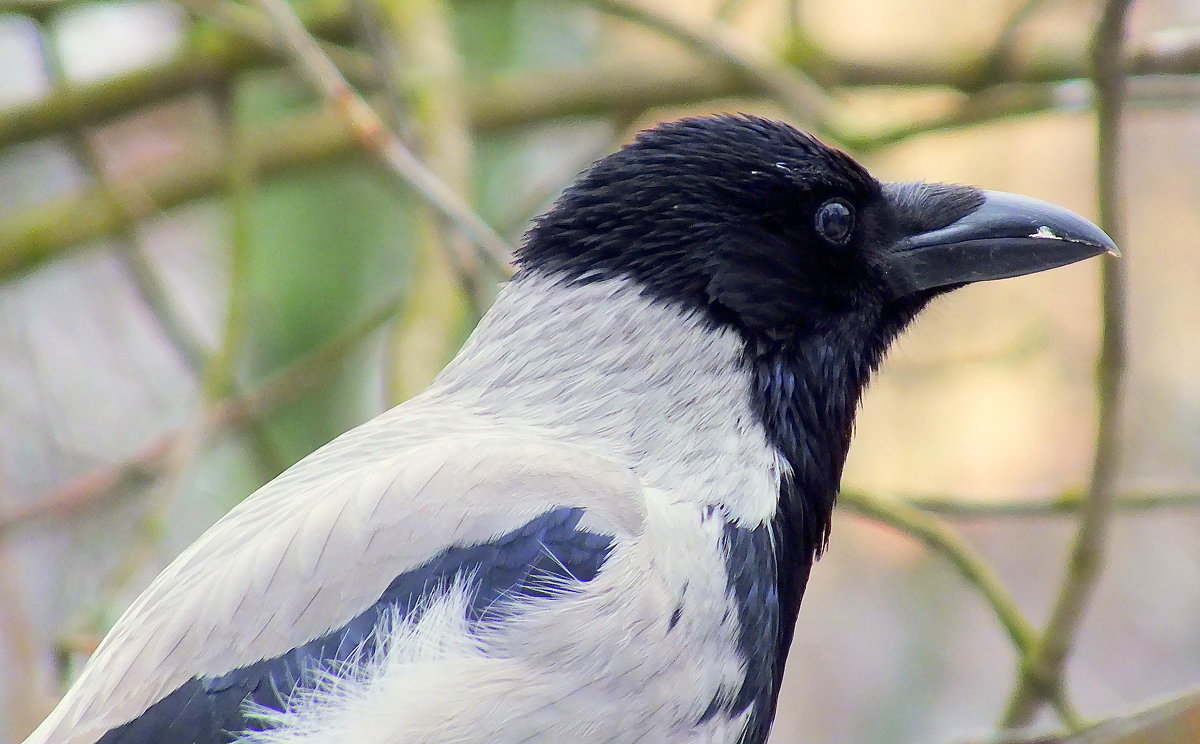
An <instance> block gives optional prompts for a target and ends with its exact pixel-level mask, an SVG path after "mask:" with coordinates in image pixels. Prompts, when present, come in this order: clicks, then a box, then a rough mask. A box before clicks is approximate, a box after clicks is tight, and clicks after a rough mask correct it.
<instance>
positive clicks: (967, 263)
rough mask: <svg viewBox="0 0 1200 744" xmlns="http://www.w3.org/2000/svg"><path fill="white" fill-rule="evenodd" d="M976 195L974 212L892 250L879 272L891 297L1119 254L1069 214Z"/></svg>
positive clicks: (1022, 199)
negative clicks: (977, 201) (979, 199)
mask: <svg viewBox="0 0 1200 744" xmlns="http://www.w3.org/2000/svg"><path fill="white" fill-rule="evenodd" d="M980 193H981V194H982V195H983V197H984V200H983V203H982V204H981V205H980V206H979V207H978V208H976V209H975V210H974V211H973V212H971V213H969V214H967V215H965V216H963V217H960V218H959V219H957V220H955V221H954V222H951V223H950V224H949V225H946V226H945V227H941V228H938V229H936V230H930V231H928V232H922V233H917V234H915V235H909V236H906V237H903V238H901V239H900V240H899V241H897V242H896V244H895V245H893V246H892V249H891V250H890V251H889V253H888V255H887V257H886V258H885V262H886V266H885V271H886V273H887V277H888V284H889V286H890V287H891V288H892V289H893V291H894V292H895V296H897V297H903V296H907V295H911V294H913V293H916V292H919V291H921V290H933V289H938V288H940V287H949V286H953V285H957V284H966V283H968V282H981V281H987V280H990V279H1007V278H1008V277H1013V276H1022V275H1023V274H1032V273H1034V272H1037V271H1045V270H1046V269H1053V268H1056V267H1059V266H1066V265H1067V264H1071V263H1075V262H1076V261H1082V260H1083V259H1085V258H1091V257H1093V256H1099V255H1101V254H1104V253H1108V254H1111V255H1114V256H1119V255H1121V254H1120V251H1118V250H1117V246H1116V245H1115V244H1114V243H1113V241H1112V238H1110V237H1108V236H1107V235H1105V234H1104V231H1103V230H1101V229H1100V228H1098V227H1096V226H1095V225H1093V224H1092V223H1090V222H1088V221H1087V220H1085V219H1084V218H1082V217H1080V216H1079V215H1077V214H1075V213H1074V212H1071V211H1069V210H1066V209H1063V208H1062V207H1057V206H1055V205H1053V204H1050V203H1048V202H1044V201H1041V200H1040V199H1032V198H1030V197H1027V196H1018V195H1016V194H1007V193H1005V192H1003V191H983V192H980ZM935 198H936V197H935Z"/></svg>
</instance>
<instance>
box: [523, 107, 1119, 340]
mask: <svg viewBox="0 0 1200 744" xmlns="http://www.w3.org/2000/svg"><path fill="white" fill-rule="evenodd" d="M1114 251H1115V247H1114V246H1113V243H1112V241H1111V240H1110V239H1109V238H1108V237H1107V236H1106V235H1105V234H1104V233H1103V232H1101V231H1100V230H1099V229H1097V228H1096V227H1094V226H1092V225H1091V224H1089V223H1088V222H1087V221H1085V220H1083V219H1082V218H1080V217H1078V216H1076V215H1074V214H1072V213H1070V212H1068V211H1066V210H1064V209H1060V208H1058V207H1054V206H1052V205H1049V204H1046V203H1044V202H1040V201H1037V200H1034V199H1028V198H1025V197H1019V196H1014V195H1010V194H1004V193H1000V192H989V191H981V190H979V189H975V188H972V187H968V186H950V185H929V184H921V183H911V184H906V183H899V184H891V183H880V182H879V181H877V180H875V179H874V178H873V177H872V176H871V175H870V174H869V173H868V172H867V171H866V170H865V169H864V168H863V167H862V166H861V165H859V164H858V163H857V162H855V161H854V160H853V159H852V158H850V157H849V156H847V155H846V154H844V153H842V152H840V151H837V150H834V149H832V148H830V147H827V146H825V145H823V144H822V143H820V142H819V141H817V140H816V139H814V138H812V137H811V136H809V135H806V134H804V133H802V132H799V131H797V130H795V129H793V128H792V127H790V126H788V125H787V124H783V123H780V122H775V121H769V120H765V119H760V118H756V117H750V116H718V117H711V118H696V119H685V120H683V121H678V122H674V123H669V124H664V125H661V126H659V127H656V128H654V129H651V130H648V131H645V132H643V133H642V134H641V135H639V136H638V137H637V139H636V140H635V141H634V142H633V143H631V144H630V145H628V146H627V147H625V148H624V149H622V150H620V151H619V152H617V153H615V154H613V155H611V156H609V157H607V158H605V159H603V160H601V161H600V162H598V163H597V164H596V165H595V166H594V167H593V168H592V169H591V170H590V171H589V172H588V173H586V174H585V175H584V176H583V177H582V178H581V179H580V180H579V182H578V183H576V184H575V185H574V186H572V187H571V188H570V189H568V190H567V191H566V192H565V193H564V194H563V196H562V197H561V198H560V199H559V201H558V202H557V203H556V205H555V207H554V209H552V210H551V211H550V212H549V213H548V214H546V215H545V216H543V217H542V218H541V219H540V220H539V221H538V223H537V225H536V226H535V228H534V229H533V230H531V231H530V233H529V236H528V238H527V241H526V244H525V246H524V248H523V250H522V252H521V257H520V262H521V264H522V266H524V267H529V268H537V269H541V270H548V271H552V272H557V273H562V274H564V275H565V276H567V277H570V278H571V279H572V280H575V281H589V280H596V279H602V278H608V277H611V276H627V277H630V278H632V279H633V280H635V281H637V282H638V283H639V284H641V285H642V286H643V287H644V288H645V289H646V291H647V292H650V293H651V294H653V295H656V296H659V297H661V298H663V299H665V300H672V301H677V302H680V303H682V304H683V305H684V306H685V307H687V308H689V309H699V310H701V311H702V312H704V313H705V314H706V315H707V316H708V317H710V318H711V319H712V320H713V321H715V322H717V323H718V324H721V325H728V326H732V327H735V328H737V329H739V330H741V331H742V332H744V333H746V334H747V335H748V336H750V337H752V338H754V339H756V340H758V341H781V342H787V341H788V340H789V339H795V338H796V337H797V336H798V335H799V336H804V335H806V334H812V333H821V332H823V331H826V330H830V329H833V328H837V329H839V330H841V329H842V326H843V325H844V323H845V322H846V320H847V319H848V318H854V319H855V320H856V322H855V323H854V325H856V326H861V327H864V328H865V327H867V326H869V327H872V328H875V329H876V330H878V331H879V332H880V333H881V337H880V338H879V339H878V342H877V343H875V344H872V345H873V346H879V345H881V344H882V346H886V344H887V342H888V341H890V338H891V336H893V335H894V334H895V332H897V331H898V330H899V329H900V328H901V327H902V326H903V325H904V323H905V322H907V320H908V319H910V318H911V317H912V316H913V315H914V314H915V313H916V312H917V310H919V309H920V308H921V307H922V306H923V305H924V304H925V303H926V302H928V300H929V299H930V298H932V297H933V296H935V295H937V294H939V293H942V292H945V291H948V290H950V289H953V288H955V287H959V286H962V285H963V284H966V283H969V282H974V281H980V280H985V279H999V278H1004V277H1011V276H1017V275H1020V274H1026V273H1030V272H1034V271H1040V270H1042V269H1048V268H1052V267H1055V266H1061V265H1064V264H1068V263H1072V262H1074V261H1078V260H1081V259H1084V258H1088V257H1091V256H1095V255H1097V254H1100V253H1104V252H1114Z"/></svg>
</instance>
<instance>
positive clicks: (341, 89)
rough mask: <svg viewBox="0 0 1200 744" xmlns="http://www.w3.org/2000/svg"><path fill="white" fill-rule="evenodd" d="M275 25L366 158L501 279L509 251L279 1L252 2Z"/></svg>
mask: <svg viewBox="0 0 1200 744" xmlns="http://www.w3.org/2000/svg"><path fill="white" fill-rule="evenodd" d="M257 2H258V5H259V6H260V7H261V8H262V9H263V10H264V11H266V13H267V15H269V16H270V17H271V20H272V21H273V22H274V24H275V30H276V32H277V33H278V34H279V37H280V40H281V41H282V42H283V43H284V45H285V46H286V47H287V50H288V52H289V54H290V55H291V57H292V60H293V61H294V62H295V64H296V66H297V67H298V68H299V69H300V70H301V71H302V72H303V73H304V74H305V76H306V77H307V78H308V79H309V82H310V83H311V84H312V85H313V86H314V87H315V88H316V89H317V90H318V91H320V92H321V94H322V96H324V97H325V99H326V100H328V101H329V103H330V104H331V105H332V106H333V107H334V109H336V110H337V111H338V112H340V113H341V115H342V116H344V117H345V119H346V121H347V123H349V124H350V126H351V128H352V129H353V131H354V133H355V135H356V136H357V137H358V139H359V141H360V142H361V143H362V145H363V147H365V148H366V149H367V150H368V151H369V152H371V153H373V154H375V155H376V156H377V157H379V158H380V160H382V161H383V162H384V163H385V164H386V165H387V166H388V168H389V170H390V171H391V172H392V173H394V174H395V175H396V176H398V177H399V178H400V179H401V181H403V182H404V183H405V184H406V185H407V186H409V187H410V188H412V189H413V190H414V191H415V192H416V193H417V195H419V196H420V197H421V199H423V200H424V201H425V203H427V204H429V205H430V206H431V207H433V208H434V209H436V210H437V211H438V212H440V213H441V214H442V215H443V216H445V217H446V219H448V220H450V222H451V223H453V224H454V225H455V226H456V227H457V228H458V229H459V230H461V231H462V233H463V234H464V235H466V236H467V238H469V239H470V240H471V241H472V243H474V245H475V246H476V248H478V249H479V255H480V257H481V258H483V259H484V260H485V261H487V262H488V263H489V264H490V265H491V267H492V268H493V269H494V270H495V271H496V272H497V275H502V274H504V273H505V272H506V271H507V267H508V265H509V262H510V260H511V258H512V249H511V248H510V247H509V245H508V244H507V243H505V242H504V239H503V238H501V237H500V236H499V235H497V234H496V232H495V231H494V230H492V228H491V227H489V226H488V225H487V223H485V222H484V221H483V220H482V219H481V218H480V217H479V215H477V214H475V213H474V212H473V211H472V210H471V208H470V207H469V206H467V204H466V202H464V201H463V200H462V198H461V197H460V196H459V195H458V194H456V193H455V192H454V191H453V190H452V189H451V188H449V187H448V186H446V184H445V183H443V182H442V181H441V179H439V178H438V177H437V176H435V175H434V174H433V173H431V172H430V171H429V169H428V168H426V167H425V166H424V165H423V164H422V163H421V162H420V161H419V160H417V158H416V157H415V156H414V155H413V154H412V152H411V151H409V149H408V148H407V147H405V146H404V143H402V142H401V141H400V139H399V138H398V137H397V136H396V135H395V134H394V133H393V132H391V131H390V130H389V129H388V128H387V126H386V125H385V124H384V123H383V120H382V119H380V118H379V115H378V114H376V113H375V110H374V109H373V108H371V105H370V104H368V103H367V101H366V100H365V99H363V98H362V96H360V95H358V93H356V92H355V91H354V89H353V88H351V87H350V84H349V83H347V82H346V79H345V78H344V77H343V76H342V74H341V72H339V71H338V69H337V66H336V65H334V64H333V62H331V61H330V60H329V57H327V56H325V54H324V53H323V52H322V51H321V48H320V46H319V45H318V44H317V42H316V40H315V39H313V37H312V36H311V35H310V34H309V33H308V31H307V30H306V29H305V28H304V24H303V23H301V21H300V19H299V18H297V17H296V14H295V12H294V11H293V10H292V9H291V8H290V7H289V6H288V5H287V3H285V2H284V1H283V0H257Z"/></svg>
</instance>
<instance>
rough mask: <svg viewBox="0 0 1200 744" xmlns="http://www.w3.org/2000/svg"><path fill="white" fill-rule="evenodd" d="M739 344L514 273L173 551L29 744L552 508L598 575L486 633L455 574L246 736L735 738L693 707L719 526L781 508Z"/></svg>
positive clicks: (107, 719) (256, 647)
mask: <svg viewBox="0 0 1200 744" xmlns="http://www.w3.org/2000/svg"><path fill="white" fill-rule="evenodd" d="M601 308H602V310H601ZM547 318H551V319H553V322H547V321H546V319H547ZM742 354H743V349H742V341H741V340H740V339H739V337H738V336H736V335H735V334H734V333H732V332H726V331H714V330H713V329H712V328H711V327H706V326H705V325H704V324H703V323H702V321H701V320H700V319H698V318H693V317H689V316H687V315H686V314H683V313H681V312H680V311H678V310H677V309H675V308H672V307H666V306H663V305H662V304H660V303H653V302H651V301H649V300H648V299H646V298H644V297H643V296H642V295H641V294H640V293H639V291H638V290H637V288H636V287H633V286H630V285H629V284H627V283H626V282H625V281H623V280H606V281H603V282H596V283H591V284H582V285H571V286H566V285H562V284H559V283H556V282H555V281H553V280H550V279H547V278H544V277H537V276H536V275H532V276H531V275H526V276H525V277H524V278H522V279H521V280H520V281H518V282H514V283H512V284H510V285H509V286H508V287H507V288H506V289H505V290H504V291H503V292H502V294H501V297H500V299H499V301H498V302H497V304H496V306H495V307H494V308H493V309H492V310H491V312H489V314H488V315H487V317H486V318H485V319H484V321H483V322H482V323H481V325H480V327H479V328H478V329H477V331H476V332H475V334H474V335H473V336H472V338H471V339H470V340H469V341H468V343H467V344H466V346H465V347H464V349H463V351H462V352H461V353H460V355H459V357H458V358H457V359H456V360H455V361H454V362H453V363H452V364H451V365H450V366H449V367H448V368H447V369H446V370H445V371H444V372H443V373H442V375H440V376H439V378H438V379H437V380H436V381H435V382H434V384H433V385H432V386H431V387H430V388H429V390H427V391H426V392H425V393H423V394H422V395H420V396H419V397H417V398H415V399H413V400H411V401H409V402H407V403H405V404H403V405H401V406H399V407H397V408H395V409H393V410H391V411H389V412H387V413H385V414H383V415H381V416H379V417H378V418H376V419H374V420H372V421H370V422H368V423H366V424H364V425H362V426H360V427H358V428H356V429H354V430H352V431H350V432H348V433H346V434H345V435H343V436H341V437H339V438H338V439H336V440H334V441H333V442H331V443H330V444H328V445H326V446H325V447H323V448H321V449H320V450H318V451H317V452H314V453H313V454H312V455H310V456H309V457H307V458H306V459H304V460H303V461H301V462H300V463H298V464H297V465H296V466H294V467H293V468H291V469H289V470H288V471H287V472H286V473H284V474H283V475H281V476H280V477H279V478H277V479H276V480H274V481H272V482H271V483H269V484H267V485H266V486H264V487H263V488H261V489H260V490H259V491H257V492H256V493H255V494H253V495H252V496H250V497H249V498H247V499H246V500H245V501H244V502H243V503H242V504H240V505H239V506H238V507H236V508H235V509H233V510H232V511H231V512H230V513H229V514H228V515H227V516H225V517H224V518H223V519H221V520H220V521H219V522H218V523H217V524H216V525H214V526H213V527H212V528H211V529H210V530H209V531H208V532H207V533H206V534H205V535H204V536H202V537H201V538H200V540H198V541H197V542H196V543H195V544H194V545H193V546H192V547H190V548H189V549H188V550H187V551H185V552H184V553H183V554H182V555H180V556H179V558H178V559H176V560H175V561H174V562H173V563H172V564H171V565H170V566H168V567H167V569H166V570H165V571H163V573H162V574H161V575H160V576H159V577H158V578H157V579H156V580H155V581H154V582H153V583H152V584H151V585H150V587H149V588H148V589H147V590H146V591H145V593H144V594H143V595H142V596H141V597H140V598H139V599H138V600H137V602H136V603H135V604H134V605H133V606H132V607H130V609H129V610H128V611H127V612H126V613H125V614H124V615H123V616H122V617H121V618H120V620H119V621H118V622H117V624H116V626H115V627H114V628H113V631H112V632H111V633H110V634H109V636H108V637H107V638H106V639H105V641H104V643H103V644H102V645H101V646H100V648H99V649H98V650H97V652H96V654H95V655H94V656H93V658H92V660H91V661H90V663H89V664H88V666H87V667H86V669H85V670H84V672H83V674H82V676H81V678H80V679H79V681H78V682H77V684H76V685H75V686H74V687H73V688H72V689H71V691H70V692H69V693H68V695H67V696H66V698H65V699H64V700H63V701H62V703H61V704H60V705H59V707H58V708H57V709H56V710H55V711H54V713H53V714H52V715H51V716H50V717H49V718H48V719H47V720H46V722H45V723H44V724H43V725H42V726H41V727H40V728H39V729H38V730H37V731H36V732H35V733H34V734H33V735H32V736H31V737H30V738H29V739H28V740H27V744H92V742H95V741H96V740H97V739H98V738H99V737H100V736H101V735H103V734H104V733H105V732H106V731H107V730H109V729H112V728H113V727H116V726H119V725H121V724H123V723H125V722H127V721H129V720H131V719H133V718H136V717H137V716H139V715H141V714H142V713H143V712H144V711H145V710H146V709H147V708H149V707H150V706H151V705H152V704H154V703H155V702H156V701H158V700H160V699H162V698H163V697H164V696H165V695H167V694H169V693H170V692H171V691H172V690H174V689H176V688H178V687H179V686H180V685H181V684H183V683H184V682H186V681H187V680H189V679H192V678H195V677H201V676H206V677H212V676H219V675H222V674H225V673H228V672H230V671H231V670H234V669H237V668H239V667H243V666H246V665H248V664H251V663H254V662H256V661H259V660H261V659H266V658H271V657H273V656H277V655H279V654H282V653H284V652H286V651H288V650H290V649H292V648H294V647H296V646H298V645H300V644H303V643H306V642H308V641H311V640H313V639H315V638H318V637H320V636H321V635H322V634H324V633H326V632H328V631H329V630H330V629H333V628H337V627H339V626H340V625H342V624H344V623H345V622H347V621H348V620H349V619H350V618H352V617H354V616H355V615H356V614H358V613H359V612H362V611H363V610H364V609H365V608H367V607H369V606H371V605H372V603H373V602H375V601H376V599H377V598H378V597H379V596H380V594H381V592H383V591H384V589H385V588H386V587H387V586H388V583H389V582H390V581H391V580H392V579H393V578H394V577H396V576H397V575H399V574H402V573H404V572H405V571H408V570H411V569H413V568H414V567H416V566H418V565H420V564H421V563H422V562H424V561H426V560H428V559H429V558H430V557H431V556H433V555H435V554H436V553H438V552H439V551H441V550H443V549H444V548H446V547H447V546H451V545H474V544H481V543H486V542H488V541H489V540H490V539H493V538H495V537H497V536H499V535H503V534H505V533H506V532H508V531H510V530H513V529H515V528H517V527H519V526H520V525H522V524H524V523H526V522H528V521H529V520H530V519H532V518H534V517H536V516H537V515H539V514H541V513H544V512H546V511H547V510H550V509H553V508H558V507H580V508H583V509H584V510H585V511H584V516H583V518H582V520H581V522H580V527H581V528H583V529H587V530H588V531H590V532H594V533H600V534H605V535H611V536H613V538H614V542H613V548H612V553H611V555H610V557H609V558H608V560H607V562H606V563H605V565H604V569H603V570H602V571H601V572H600V574H599V575H598V576H597V577H596V578H595V579H594V580H592V581H590V582H588V583H587V584H586V585H582V584H581V585H580V586H579V587H578V591H577V592H576V593H574V594H572V595H571V596H569V597H566V598H559V599H556V600H554V601H553V602H546V601H538V600H529V601H528V602H526V603H525V604H524V605H523V606H522V607H520V608H519V610H520V611H518V612H515V613H513V614H512V616H511V617H510V618H509V619H508V620H506V621H505V622H504V623H499V624H497V625H496V627H493V628H490V629H489V630H488V631H487V632H484V633H480V632H468V629H467V628H466V626H465V624H464V623H465V620H464V616H463V603H464V602H465V601H467V600H466V599H465V595H466V594H467V593H468V591H469V589H468V588H467V587H465V586H464V585H463V584H461V583H455V584H454V585H451V586H449V587H445V588H444V590H443V591H442V592H441V593H439V594H437V595H433V596H430V597H429V598H428V600H427V601H426V604H425V605H424V608H425V609H424V612H423V613H422V614H421V616H420V620H419V622H411V621H410V619H408V618H403V617H397V618H392V621H391V622H390V623H389V624H387V629H388V633H387V637H386V638H383V639H381V642H380V644H379V647H378V648H379V650H378V651H377V652H376V653H374V654H373V655H372V656H371V657H370V658H367V659H362V660H360V661H361V663H360V664H359V666H358V668H357V670H355V672H354V673H353V674H350V675H348V676H346V677H345V678H343V679H338V678H329V679H327V680H326V684H324V685H322V686H319V687H318V688H315V689H312V690H309V691H308V692H307V693H304V694H302V695H299V696H297V697H296V699H295V700H294V701H293V704H292V706H291V707H290V709H289V711H287V712H286V713H285V714H284V715H283V716H282V717H279V718H278V719H277V720H276V721H275V722H276V723H277V724H278V727H277V728H274V729H272V730H270V731H268V732H263V733H258V734H254V735H253V738H252V740H253V741H254V742H262V743H263V744H285V743H295V744H299V743H300V742H304V743H305V744H324V743H325V742H330V743H332V742H339V741H356V742H380V744H383V743H384V742H421V741H429V742H434V741H436V742H463V743H464V744H465V743H466V742H476V741H478V742H491V743H493V744H495V743H498V742H510V741H511V742H520V741H568V740H571V741H597V742H600V741H634V740H645V741H664V742H690V741H696V742H701V741H704V742H734V741H736V740H737V739H738V737H739V735H740V733H741V727H742V726H743V725H744V722H745V716H746V714H747V712H742V713H740V714H739V715H738V716H735V717H734V718H732V719H730V718H729V717H722V716H711V715H709V716H706V715H705V712H706V710H707V709H708V708H709V706H710V704H711V703H712V702H713V701H714V700H721V699H728V698H729V697H731V696H732V695H733V694H735V693H736V690H737V687H738V685H739V684H740V681H741V679H742V673H743V670H744V667H745V660H744V659H742V658H740V657H739V655H738V649H737V635H738V630H739V628H738V613H737V612H736V611H735V610H734V609H733V608H732V607H731V602H732V599H731V597H730V592H729V587H728V586H727V582H726V579H725V571H724V556H723V555H722V551H721V547H720V546H721V535H722V532H723V530H724V529H725V528H726V526H727V525H728V524H730V523H733V524H737V525H739V526H745V527H755V526H758V525H760V524H762V523H763V522H764V521H765V520H767V519H769V518H770V517H771V516H772V514H773V513H774V510H775V506H776V497H777V494H778V488H779V478H780V477H781V468H782V467H783V465H782V464H781V461H780V458H779V457H778V455H777V454H776V452H775V451H774V450H773V449H772V448H771V447H770V446H769V445H768V443H767V441H766V438H765V436H764V433H763V431H762V428H761V426H760V425H759V424H758V423H757V422H756V420H755V417H754V416H753V415H752V412H751V411H750V410H749V403H748V401H749V399H750V395H749V393H748V387H749V384H750V378H749V373H748V372H746V371H745V369H744V365H743V363H742V361H741V360H742ZM681 690H686V691H687V693H686V694H683V695H681V694H680V691H681ZM376 696H382V698H379V697H376ZM371 699H375V700H379V699H383V700H387V701H390V702H389V703H388V704H387V705H377V706H375V707H373V708H371V707H361V706H364V705H366V703H365V702H364V701H367V700H371ZM605 732H607V734H606V733H605ZM631 732H639V733H638V734H637V735H636V736H631V735H630V734H631ZM250 740H251V739H247V741H250Z"/></svg>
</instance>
